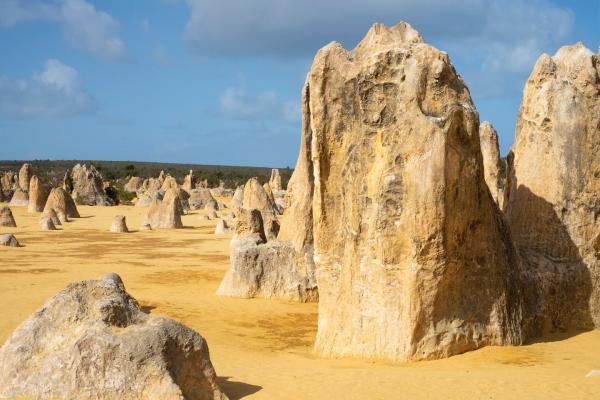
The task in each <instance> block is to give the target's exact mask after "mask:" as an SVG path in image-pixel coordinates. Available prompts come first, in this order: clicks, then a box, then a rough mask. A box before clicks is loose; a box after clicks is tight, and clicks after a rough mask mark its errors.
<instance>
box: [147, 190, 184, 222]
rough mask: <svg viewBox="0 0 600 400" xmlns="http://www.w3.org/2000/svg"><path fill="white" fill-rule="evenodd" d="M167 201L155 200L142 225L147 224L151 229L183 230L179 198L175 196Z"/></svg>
mask: <svg viewBox="0 0 600 400" xmlns="http://www.w3.org/2000/svg"><path fill="white" fill-rule="evenodd" d="M166 200H167V201H165V200H163V201H161V200H158V199H155V200H153V201H152V204H150V208H148V212H147V213H146V216H145V218H144V222H143V223H142V224H143V225H144V224H148V225H150V226H151V227H152V229H156V228H163V229H180V228H183V224H182V222H181V214H183V211H182V210H181V203H180V201H179V196H177V195H175V196H172V197H170V198H169V199H166Z"/></svg>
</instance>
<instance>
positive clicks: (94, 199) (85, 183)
mask: <svg viewBox="0 0 600 400" xmlns="http://www.w3.org/2000/svg"><path fill="white" fill-rule="evenodd" d="M71 180H72V182H73V190H72V192H71V195H72V197H73V200H75V202H76V203H77V204H83V205H87V206H95V205H98V206H114V205H115V203H114V201H113V200H112V199H111V198H110V197H108V196H107V195H106V192H105V191H104V183H103V181H102V175H101V174H100V172H98V170H97V169H96V168H95V167H94V166H93V165H90V166H89V167H88V166H87V165H85V164H83V165H81V164H77V165H75V166H74V167H73V171H71Z"/></svg>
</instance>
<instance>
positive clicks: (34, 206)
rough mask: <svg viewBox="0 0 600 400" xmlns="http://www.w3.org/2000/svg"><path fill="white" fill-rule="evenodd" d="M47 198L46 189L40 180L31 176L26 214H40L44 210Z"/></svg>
mask: <svg viewBox="0 0 600 400" xmlns="http://www.w3.org/2000/svg"><path fill="white" fill-rule="evenodd" d="M47 198H48V188H47V187H46V185H44V184H43V183H42V182H41V181H40V179H39V178H38V177H37V176H36V175H33V176H32V177H31V180H30V181H29V203H28V204H27V211H28V212H41V211H43V210H44V205H45V204H46V199H47Z"/></svg>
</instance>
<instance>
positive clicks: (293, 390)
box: [0, 206, 600, 400]
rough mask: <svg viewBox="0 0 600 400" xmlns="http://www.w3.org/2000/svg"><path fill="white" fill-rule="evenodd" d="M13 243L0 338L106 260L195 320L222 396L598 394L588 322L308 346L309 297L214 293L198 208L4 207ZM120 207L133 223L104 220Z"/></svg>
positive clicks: (4, 265)
mask: <svg viewBox="0 0 600 400" xmlns="http://www.w3.org/2000/svg"><path fill="white" fill-rule="evenodd" d="M12 210H13V214H14V216H15V219H16V221H17V224H18V228H0V233H7V232H10V233H14V234H15V235H16V236H17V239H18V240H19V241H20V242H21V244H22V245H24V246H25V247H21V248H7V247H3V246H0V310H1V311H0V343H3V342H4V341H5V340H6V338H7V337H8V335H9V334H10V333H11V332H12V330H13V329H15V328H16V327H17V325H18V324H19V323H20V322H21V321H23V320H24V319H25V318H27V317H28V316H29V315H30V314H31V313H32V312H33V311H34V310H36V309H37V308H38V307H40V306H41V305H42V304H43V303H44V301H46V299H48V298H49V297H50V296H52V295H53V294H55V293H56V292H57V291H58V290H60V289H61V288H63V287H64V286H65V285H67V284H68V283H69V282H74V281H78V280H82V279H90V278H95V277H98V276H99V275H101V274H104V273H106V272H109V271H114V272H117V273H118V274H120V275H121V277H122V278H123V280H124V282H125V285H126V287H127V289H128V291H129V292H130V293H131V294H132V295H133V296H134V297H135V298H137V299H138V300H139V301H140V303H141V304H142V305H143V306H144V309H145V310H146V311H147V312H150V313H152V314H160V315H165V316H169V317H171V318H174V319H176V320H178V321H181V322H183V323H184V324H186V325H188V326H190V327H192V328H193V329H195V330H197V331H198V332H200V333H201V334H202V335H203V336H204V337H205V338H206V339H207V341H208V343H209V346H210V352H211V358H212V361H213V363H214V365H215V368H216V370H217V373H218V374H219V376H220V378H219V382H220V384H221V386H222V387H223V389H224V390H225V392H226V393H227V394H228V395H229V396H230V398H231V399H232V400H234V399H240V398H244V399H600V376H599V377H591V378H586V377H585V375H586V374H587V373H588V372H589V371H590V370H592V369H600V331H593V332H586V333H580V334H572V335H562V336H561V337H548V338H545V341H544V342H539V343H535V344H531V345H527V346H523V347H518V348H515V347H510V348H508V347H507V348H500V347H490V348H485V349H482V350H479V351H474V352H470V353H467V354H464V355H460V356H456V357H452V358H449V359H446V360H439V361H430V362H418V363H408V364H396V365H394V364H391V363H386V362H377V361H365V360H354V359H337V360H327V359H321V358H318V357H316V356H315V355H313V354H312V343H313V339H314V336H315V332H316V325H317V305H316V304H296V303H288V302H282V301H274V300H260V299H255V300H242V299H232V298H224V297H217V296H215V294H214V293H215V290H216V288H217V286H218V284H219V282H220V279H221V277H222V276H223V274H224V272H225V270H226V269H227V265H228V244H229V239H230V237H229V236H220V237H217V236H215V235H213V231H214V226H215V224H216V221H214V220H213V221H201V220H199V219H198V215H200V212H194V213H193V214H190V215H186V216H184V217H183V223H184V225H185V226H186V227H187V228H186V229H180V230H160V231H150V232H144V231H142V232H138V231H136V230H137V228H138V227H139V226H140V222H141V220H142V217H143V214H144V212H145V210H146V209H145V208H137V207H130V206H119V207H106V208H104V207H79V210H80V212H81V215H82V218H80V219H74V220H73V221H72V222H70V223H68V224H64V225H63V226H62V227H60V229H61V230H59V231H55V232H52V231H42V230H41V229H40V228H39V225H38V220H39V218H40V214H39V213H38V214H28V213H27V212H26V209H25V208H23V207H12ZM116 214H123V215H125V216H126V217H127V224H128V226H129V228H130V230H133V231H134V232H132V233H129V234H123V233H111V232H109V231H108V229H109V227H110V224H111V220H112V217H113V216H114V215H116Z"/></svg>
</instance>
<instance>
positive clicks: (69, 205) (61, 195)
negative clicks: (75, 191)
mask: <svg viewBox="0 0 600 400" xmlns="http://www.w3.org/2000/svg"><path fill="white" fill-rule="evenodd" d="M51 208H53V209H54V210H55V211H56V214H57V215H58V218H60V220H61V221H62V222H68V219H67V217H68V218H79V211H77V206H76V205H75V202H74V201H73V198H72V197H71V195H70V194H69V193H67V191H66V190H65V189H63V188H54V189H52V190H51V191H50V194H49V195H48V200H47V201H46V205H45V206H44V213H46V212H48V211H49V210H50V209H51ZM61 215H63V217H62V218H61Z"/></svg>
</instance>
